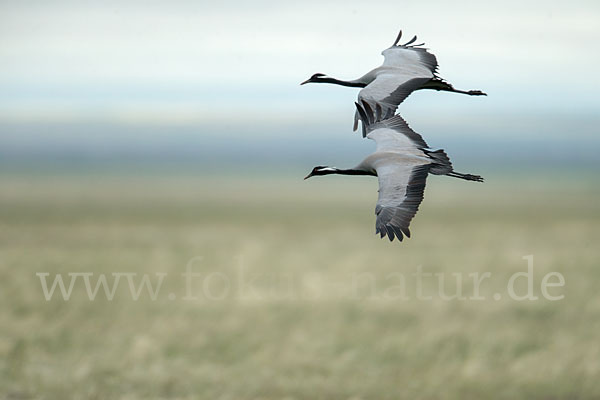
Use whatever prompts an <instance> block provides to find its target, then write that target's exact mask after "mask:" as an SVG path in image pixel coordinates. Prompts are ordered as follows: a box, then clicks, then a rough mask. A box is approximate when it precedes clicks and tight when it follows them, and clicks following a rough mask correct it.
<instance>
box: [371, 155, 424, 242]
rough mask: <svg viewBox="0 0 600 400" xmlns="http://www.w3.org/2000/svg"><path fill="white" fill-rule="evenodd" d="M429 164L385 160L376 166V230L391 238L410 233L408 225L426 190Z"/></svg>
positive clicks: (401, 237) (382, 235) (400, 238)
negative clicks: (377, 187)
mask: <svg viewBox="0 0 600 400" xmlns="http://www.w3.org/2000/svg"><path fill="white" fill-rule="evenodd" d="M429 168H430V165H406V164H400V163H387V164H385V165H383V166H381V167H379V168H377V176H378V179H379V199H378V200H377V206H376V207H375V214H376V216H377V219H376V222H375V233H376V234H379V235H380V236H381V237H382V238H383V237H384V236H386V235H387V237H388V238H389V239H390V241H392V240H394V236H395V237H396V238H398V240H399V241H402V239H403V236H406V237H410V230H409V226H410V223H411V221H412V219H413V218H414V216H415V215H416V214H417V211H418V210H419V205H420V204H421V202H422V201H423V195H424V193H425V183H426V180H427V175H428V174H429Z"/></svg>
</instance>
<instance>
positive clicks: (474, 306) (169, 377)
mask: <svg viewBox="0 0 600 400" xmlns="http://www.w3.org/2000/svg"><path fill="white" fill-rule="evenodd" d="M303 172H304V171H303ZM486 178H488V180H487V182H486V183H485V184H484V185H478V184H470V183H467V182H462V181H458V180H452V179H450V178H440V177H430V179H429V181H428V188H427V191H426V196H425V201H424V203H423V204H422V206H421V210H420V212H419V214H418V215H417V216H416V218H415V219H414V221H413V225H412V232H413V238H411V239H409V240H407V241H405V242H404V243H402V244H400V243H396V242H394V243H389V242H388V241H387V240H385V241H383V240H380V239H379V238H377V237H376V236H375V235H374V215H373V214H374V213H373V211H374V204H375V199H376V195H377V194H376V190H377V185H376V180H375V179H370V178H352V177H350V178H348V177H330V179H328V178H322V179H319V178H315V179H314V180H309V181H306V182H303V181H302V180H301V176H292V177H286V176H280V177H269V176H268V177H262V178H257V177H247V178H243V179H239V178H231V177H224V178H223V179H220V178H216V177H212V178H211V177H202V176H191V175H190V176H178V177H176V176H163V177H151V176H148V175H146V176H118V175H116V174H115V175H106V174H104V175H103V174H89V175H85V174H82V175H70V176H51V175H48V176H44V175H37V176H35V175H3V176H0V185H1V190H0V225H1V229H0V299H1V301H2V308H0V395H1V397H3V398H7V399H27V398H40V399H42V398H43V399H65V398H98V399H107V398H124V399H147V398H179V399H197V398H203V399H483V398H486V399H487V398H493V399H516V398H522V399H597V398H600V379H598V377H599V376H600V340H599V338H600V336H599V332H600V294H599V291H598V282H600V265H599V264H600V253H599V250H598V243H599V242H600V224H599V222H600V188H599V185H598V181H597V179H595V178H594V179H591V178H581V177H578V176H577V175H575V174H574V175H572V176H562V177H554V178H546V180H545V181H538V180H536V179H534V178H533V177H532V178H525V177H522V176H517V175H515V176H504V177H501V176H486ZM529 254H532V255H534V257H535V266H534V268H535V278H536V279H535V285H536V286H535V292H536V294H537V295H538V296H539V295H540V291H539V283H540V280H541V278H542V277H543V276H544V274H546V273H547V272H551V271H558V272H560V273H562V274H563V275H564V277H565V281H566V285H565V287H564V288H561V289H556V293H562V294H564V295H565V299H563V300H560V301H554V302H552V301H547V300H544V299H540V300H538V301H522V302H519V301H514V300H510V299H508V298H506V296H504V297H503V298H502V299H501V300H500V301H496V300H494V299H493V298H492V294H494V293H506V282H507V281H508V279H509V276H510V275H511V274H513V273H515V272H517V271H525V269H526V262H525V261H524V260H523V259H522V257H523V256H525V255H529ZM198 256H201V257H203V258H202V260H198V261H197V262H196V263H194V265H193V267H194V270H195V272H199V273H201V274H203V275H204V276H208V275H209V274H211V273H214V272H221V273H222V274H223V275H219V276H221V277H222V278H223V277H226V278H228V279H230V281H228V283H229V284H230V285H232V286H231V288H230V289H231V290H230V291H229V292H228V294H227V296H224V298H223V299H220V300H216V299H212V300H211V299H207V298H205V297H203V296H201V295H200V294H199V299H198V300H193V301H192V300H183V299H182V298H181V297H182V296H183V294H184V290H185V285H184V284H183V283H182V282H183V281H182V278H181V274H182V273H183V272H185V268H186V265H187V264H188V262H189V261H190V260H191V259H193V258H194V257H198ZM419 266H421V267H422V268H423V270H424V271H427V272H443V273H447V274H448V276H451V275H450V274H451V273H462V274H468V273H472V272H485V271H489V272H491V273H492V278H491V279H490V280H489V281H488V282H487V283H486V284H485V285H483V286H482V294H483V295H485V296H486V297H487V299H486V300H485V301H474V300H453V301H443V300H441V299H440V298H438V297H436V296H434V298H433V300H430V301H424V300H418V299H416V298H414V287H413V281H412V280H410V279H408V280H407V282H406V284H407V294H408V295H409V296H410V297H411V298H410V299H408V300H402V299H390V298H387V297H386V296H385V294H386V293H387V292H386V290H387V289H389V281H386V277H388V276H389V275H390V274H392V273H398V272H400V273H403V274H405V275H406V276H407V277H410V274H412V273H413V272H415V271H416V269H417V267H419ZM242 270H243V271H244V273H246V274H248V275H247V276H251V277H253V280H252V289H251V291H250V293H246V294H244V295H243V296H242V295H240V292H239V291H236V290H235V288H234V286H235V282H236V280H237V278H238V277H239V273H240V271H242ZM37 272H49V273H51V277H52V276H53V275H54V274H56V273H63V274H67V273H69V272H94V273H106V274H110V273H112V272H136V273H139V274H142V273H155V272H162V273H167V274H169V275H168V276H167V277H166V278H165V280H164V283H163V286H162V287H161V290H160V293H159V295H158V298H157V300H156V301H152V300H151V299H150V298H149V296H147V295H144V294H142V295H141V297H140V299H139V300H138V301H134V300H132V299H131V297H130V296H129V295H128V291H127V288H126V286H125V285H124V284H123V285H122V286H119V288H118V290H117V293H116V295H115V298H114V300H112V301H108V300H106V298H105V297H104V296H103V294H102V293H100V294H99V295H98V298H97V299H96V300H94V301H90V300H88V298H87V297H86V295H85V292H84V290H83V289H82V286H81V285H79V286H77V285H76V288H75V290H74V292H73V295H72V298H71V299H70V300H69V301H64V300H62V298H60V297H59V296H57V295H55V297H54V298H53V299H52V300H51V301H46V300H45V299H44V296H43V293H42V289H41V286H40V280H39V279H38V277H36V275H35V274H36V273H37ZM365 273H366V274H370V275H368V277H371V278H374V279H375V282H376V285H372V282H371V281H370V280H369V279H370V278H368V277H367V278H365V277H366V276H367V275H365ZM361 274H362V275H361ZM213 276H214V275H213ZM357 277H359V278H357ZM363 278H364V279H363ZM356 279H358V280H356ZM214 282H216V284H215V285H214V287H211V290H212V289H214V291H215V292H219V289H224V287H225V286H224V285H225V284H224V283H223V285H221V287H219V282H224V280H223V281H219V280H215V281H214ZM352 282H358V283H357V285H354V286H352V285H351V283H352ZM386 282H387V283H386ZM426 282H428V283H427V284H426V287H425V289H426V291H430V292H433V290H434V284H437V283H436V281H435V280H431V279H429V280H427V281H426ZM123 283H124V282H123ZM451 283H452V282H451V281H450V282H449V284H448V291H449V292H451V287H452V284H451ZM470 286H471V285H469V283H465V284H464V287H463V290H464V292H465V293H466V294H467V295H469V294H470V293H471V292H470V290H471V287H470ZM349 287H351V289H352V290H350V291H348V288H349ZM202 289H203V288H202V283H201V281H199V282H198V284H197V285H196V286H195V287H194V290H195V291H196V292H198V293H201V291H202ZM171 293H173V294H174V296H176V298H175V299H169V297H168V294H171ZM219 293H221V292H219Z"/></svg>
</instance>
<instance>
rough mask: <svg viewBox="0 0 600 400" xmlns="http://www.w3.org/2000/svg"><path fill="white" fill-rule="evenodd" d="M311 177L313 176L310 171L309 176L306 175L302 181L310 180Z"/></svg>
mask: <svg viewBox="0 0 600 400" xmlns="http://www.w3.org/2000/svg"><path fill="white" fill-rule="evenodd" d="M311 176H313V173H312V171H310V174H308V175H306V176H305V177H304V180H307V179H308V178H310V177H311Z"/></svg>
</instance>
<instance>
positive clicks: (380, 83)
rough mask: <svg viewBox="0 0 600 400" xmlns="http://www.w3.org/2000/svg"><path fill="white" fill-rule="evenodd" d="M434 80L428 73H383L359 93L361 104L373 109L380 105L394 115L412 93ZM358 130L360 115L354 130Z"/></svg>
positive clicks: (355, 122) (356, 118)
mask: <svg viewBox="0 0 600 400" xmlns="http://www.w3.org/2000/svg"><path fill="white" fill-rule="evenodd" d="M432 78H433V75H432V74H431V73H428V72H426V73H425V72H424V73H420V74H419V73H417V74H414V73H409V72H404V71H390V72H388V73H382V74H380V75H378V76H377V78H375V80H374V81H373V82H371V83H370V84H368V85H367V86H366V87H365V88H364V89H362V90H361V91H360V92H358V101H359V102H363V101H365V102H368V103H369V104H370V105H371V106H372V107H373V108H374V107H375V104H379V105H380V106H381V107H382V109H383V112H384V114H387V113H390V114H393V113H394V112H396V109H397V108H398V105H399V104H400V103H402V102H403V101H404V99H406V98H407V97H408V96H409V95H410V94H411V93H412V92H414V91H415V90H417V89H419V88H421V87H422V86H423V85H425V84H426V83H427V82H429V81H430V80H431V79H432ZM357 128H358V115H355V118H354V130H356V129H357Z"/></svg>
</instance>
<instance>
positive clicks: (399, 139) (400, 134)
mask: <svg viewBox="0 0 600 400" xmlns="http://www.w3.org/2000/svg"><path fill="white" fill-rule="evenodd" d="M354 104H355V105H356V112H357V113H358V115H359V118H360V120H361V121H362V123H363V137H368V138H369V139H372V140H374V141H375V142H376V143H377V150H376V151H387V152H394V151H396V152H397V151H407V150H410V149H411V148H413V149H414V150H422V149H428V148H429V145H428V144H427V142H425V139H423V137H422V136H421V135H419V134H418V133H417V132H415V131H413V130H412V129H411V128H410V126H408V124H407V123H406V121H405V120H404V118H402V117H401V116H400V115H393V113H392V112H390V111H389V110H388V111H387V112H383V109H382V107H381V106H380V105H379V103H376V104H375V108H374V109H373V108H371V106H370V104H369V103H368V102H365V101H363V102H362V103H361V104H359V103H354ZM419 154H423V153H422V152H420V153H419Z"/></svg>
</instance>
